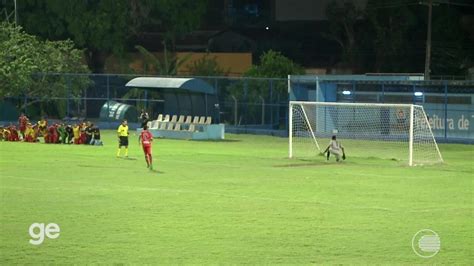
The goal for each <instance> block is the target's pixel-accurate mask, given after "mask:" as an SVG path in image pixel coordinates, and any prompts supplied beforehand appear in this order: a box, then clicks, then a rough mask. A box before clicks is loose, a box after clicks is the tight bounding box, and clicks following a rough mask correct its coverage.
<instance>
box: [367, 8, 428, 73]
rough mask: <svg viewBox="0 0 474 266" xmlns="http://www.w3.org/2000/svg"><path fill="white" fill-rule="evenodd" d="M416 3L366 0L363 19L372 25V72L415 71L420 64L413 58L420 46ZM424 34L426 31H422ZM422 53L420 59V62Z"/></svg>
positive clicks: (417, 53) (418, 52) (417, 54)
mask: <svg viewBox="0 0 474 266" xmlns="http://www.w3.org/2000/svg"><path fill="white" fill-rule="evenodd" d="M416 11H417V7H413V6H411V5H406V4H398V5H394V4H393V2H392V1H390V0H377V1H375V0H369V1H368V3H367V19H368V20H369V21H370V23H371V25H372V29H373V37H372V38H373V47H374V50H375V51H374V52H375V60H374V61H375V62H374V66H373V70H374V71H375V72H416V71H420V69H419V66H420V64H419V63H418V64H417V63H416V62H414V58H416V56H419V54H420V49H419V48H418V47H417V45H418V43H416V41H407V40H419V39H420V38H419V36H420V34H421V33H420V32H419V28H420V27H419V25H420V24H421V25H423V23H422V22H421V21H419V20H420V19H422V18H419V17H418V16H417V12H416ZM424 36H426V35H424ZM422 61H423V57H422V58H421V60H420V63H423V62H422Z"/></svg>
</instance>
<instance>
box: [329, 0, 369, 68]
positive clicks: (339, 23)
mask: <svg viewBox="0 0 474 266" xmlns="http://www.w3.org/2000/svg"><path fill="white" fill-rule="evenodd" d="M326 16H327V17H328V22H329V27H328V32H326V33H323V36H324V37H326V38H327V39H329V40H333V41H335V42H336V43H337V44H338V45H339V46H340V47H341V50H342V60H343V61H344V63H347V64H348V65H349V66H351V67H353V66H354V63H355V62H354V61H355V51H354V50H355V49H356V45H357V40H356V38H357V32H356V23H357V21H358V20H359V19H360V18H361V17H362V16H363V11H362V10H360V9H358V8H357V7H356V6H355V4H354V3H353V2H344V3H342V5H340V4H339V2H337V1H335V0H333V1H331V2H330V3H329V4H328V5H327V6H326Z"/></svg>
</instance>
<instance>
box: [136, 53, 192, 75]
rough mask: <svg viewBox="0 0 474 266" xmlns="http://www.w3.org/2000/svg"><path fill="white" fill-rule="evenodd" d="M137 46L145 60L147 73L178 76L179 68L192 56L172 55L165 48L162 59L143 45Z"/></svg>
mask: <svg viewBox="0 0 474 266" xmlns="http://www.w3.org/2000/svg"><path fill="white" fill-rule="evenodd" d="M135 48H136V49H137V50H138V51H139V52H140V53H141V55H142V56H143V60H144V71H145V74H154V75H161V76H176V74H177V73H178V68H179V67H180V66H181V65H183V64H184V63H185V62H186V61H187V60H188V59H189V57H190V56H191V54H189V55H187V56H185V57H183V58H178V57H177V56H176V55H175V54H173V55H170V53H169V52H168V50H167V49H166V45H165V49H164V51H163V52H164V53H163V58H162V59H160V58H158V57H157V56H156V55H154V54H153V53H151V52H150V51H148V50H147V49H146V48H144V47H143V46H141V45H136V46H135Z"/></svg>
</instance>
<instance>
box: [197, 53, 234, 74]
mask: <svg viewBox="0 0 474 266" xmlns="http://www.w3.org/2000/svg"><path fill="white" fill-rule="evenodd" d="M188 72H189V74H190V75H192V76H201V77H204V76H209V77H211V76H226V75H228V73H229V70H227V71H226V70H224V69H223V68H222V67H220V66H219V64H218V63H217V61H216V57H215V56H214V57H211V55H210V54H209V53H207V54H206V55H204V56H203V57H201V58H199V59H198V60H196V61H194V62H193V63H192V64H191V65H190V66H188Z"/></svg>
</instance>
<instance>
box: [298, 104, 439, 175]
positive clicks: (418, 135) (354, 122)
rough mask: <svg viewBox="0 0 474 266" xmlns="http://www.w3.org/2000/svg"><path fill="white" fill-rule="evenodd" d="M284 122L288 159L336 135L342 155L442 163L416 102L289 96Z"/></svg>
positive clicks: (319, 147)
mask: <svg viewBox="0 0 474 266" xmlns="http://www.w3.org/2000/svg"><path fill="white" fill-rule="evenodd" d="M289 125H290V126H289V157H290V158H293V157H296V158H303V157H311V156H316V155H318V154H319V153H320V152H322V151H324V150H325V149H326V147H327V145H328V143H329V140H330V138H331V136H332V135H336V136H337V139H338V140H339V141H340V142H341V143H342V145H343V146H344V148H345V150H346V155H347V157H348V158H350V157H362V158H381V159H394V160H397V161H402V162H406V163H407V164H408V165H410V166H412V165H420V164H433V163H440V162H443V158H442V157H441V153H440V152H439V148H438V145H437V144H436V140H435V138H434V136H433V132H432V131H431V127H430V124H429V122H428V118H427V117H426V114H425V111H424V109H423V106H419V105H413V104H380V103H335V102H297V101H291V102H290V104H289Z"/></svg>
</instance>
